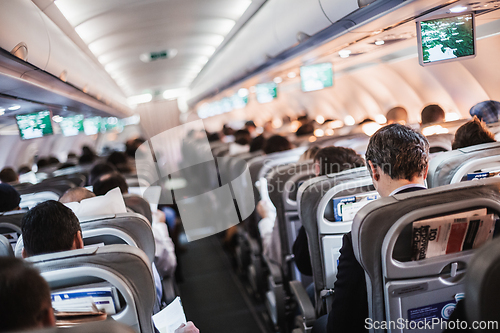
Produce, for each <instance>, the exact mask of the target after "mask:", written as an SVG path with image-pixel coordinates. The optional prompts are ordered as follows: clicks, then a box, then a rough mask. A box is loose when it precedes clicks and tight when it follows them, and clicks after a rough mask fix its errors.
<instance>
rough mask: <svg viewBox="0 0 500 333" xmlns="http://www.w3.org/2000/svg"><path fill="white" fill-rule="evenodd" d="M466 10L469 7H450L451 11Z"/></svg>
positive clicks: (459, 11)
mask: <svg viewBox="0 0 500 333" xmlns="http://www.w3.org/2000/svg"><path fill="white" fill-rule="evenodd" d="M466 10H467V7H464V6H456V7H453V8H450V13H461V12H465V11H466Z"/></svg>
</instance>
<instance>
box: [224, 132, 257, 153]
mask: <svg viewBox="0 0 500 333" xmlns="http://www.w3.org/2000/svg"><path fill="white" fill-rule="evenodd" d="M251 140H252V137H251V135H250V132H249V131H248V130H246V129H242V130H238V131H236V132H235V133H234V142H233V143H231V144H230V145H229V155H231V156H233V155H236V154H242V153H248V152H249V151H250V141H251Z"/></svg>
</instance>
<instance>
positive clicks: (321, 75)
mask: <svg viewBox="0 0 500 333" xmlns="http://www.w3.org/2000/svg"><path fill="white" fill-rule="evenodd" d="M300 80H301V83H302V91H305V92H307V91H314V90H320V89H323V88H327V87H331V86H333V68H332V63H330V62H325V63H323V64H316V65H310V66H302V67H300Z"/></svg>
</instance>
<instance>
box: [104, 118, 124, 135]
mask: <svg viewBox="0 0 500 333" xmlns="http://www.w3.org/2000/svg"><path fill="white" fill-rule="evenodd" d="M111 130H116V131H117V132H121V131H123V124H122V121H121V120H120V119H118V118H116V117H107V118H102V122H101V131H105V132H107V131H111Z"/></svg>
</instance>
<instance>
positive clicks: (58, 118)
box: [52, 114, 63, 123]
mask: <svg viewBox="0 0 500 333" xmlns="http://www.w3.org/2000/svg"><path fill="white" fill-rule="evenodd" d="M52 120H53V121H54V122H55V123H60V122H61V121H62V120H63V117H61V116H59V115H57V114H56V115H55V116H53V117H52Z"/></svg>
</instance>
